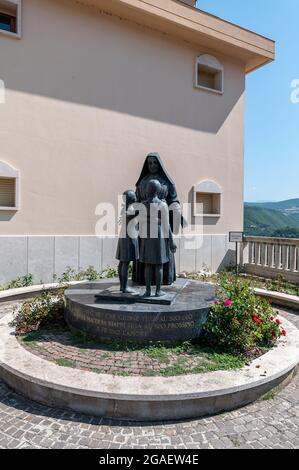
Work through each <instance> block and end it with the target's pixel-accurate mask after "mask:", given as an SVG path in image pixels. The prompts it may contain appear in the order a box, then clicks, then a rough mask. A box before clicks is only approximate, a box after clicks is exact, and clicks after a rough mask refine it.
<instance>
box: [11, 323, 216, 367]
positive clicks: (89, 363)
mask: <svg viewBox="0 0 299 470" xmlns="http://www.w3.org/2000/svg"><path fill="white" fill-rule="evenodd" d="M22 338H23V339H26V336H25V337H22V336H21V337H19V340H20V344H21V345H22V346H23V347H25V348H26V349H27V350H28V351H29V352H30V353H32V354H35V355H37V356H39V357H41V358H42V359H45V360H47V361H51V362H54V363H56V364H58V365H60V366H67V367H74V368H76V369H82V370H87V371H91V372H96V373H102V374H103V373H104V374H113V375H130V376H140V375H143V376H152V375H159V374H160V373H168V374H171V371H173V370H177V369H175V368H176V367H179V366H181V367H182V370H183V371H185V370H186V371H188V372H191V371H192V369H193V370H194V369H195V368H196V367H198V366H204V365H205V364H206V365H209V366H212V365H213V361H212V360H210V359H209V358H208V357H204V356H203V355H201V354H199V353H198V354H196V353H195V352H194V350H190V351H189V352H185V351H180V352H178V353H174V352H167V351H166V350H163V351H162V354H160V357H159V359H158V358H155V357H152V356H151V349H150V348H149V349H148V350H147V351H148V352H146V351H145V350H143V351H142V350H140V349H141V348H138V350H136V351H135V350H133V351H123V350H113V349H111V348H109V346H108V345H107V346H105V345H99V344H90V343H86V342H85V343H84V342H83V343H80V341H79V342H78V340H77V341H76V337H74V336H72V334H71V333H70V332H69V331H54V332H53V331H45V330H44V331H43V332H41V335H40V333H39V335H38V338H37V339H36V340H35V337H33V341H24V340H23V339H22ZM81 341H82V340H81ZM195 370H196V369H195ZM172 373H173V372H172Z"/></svg>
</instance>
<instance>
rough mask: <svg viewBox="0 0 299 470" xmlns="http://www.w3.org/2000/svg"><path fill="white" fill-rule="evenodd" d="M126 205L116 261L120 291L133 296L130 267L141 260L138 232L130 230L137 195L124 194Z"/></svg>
mask: <svg viewBox="0 0 299 470" xmlns="http://www.w3.org/2000/svg"><path fill="white" fill-rule="evenodd" d="M123 201H124V205H123V207H122V210H121V221H120V222H121V232H120V237H119V240H118V245H117V252H116V259H118V260H119V265H118V274H119V280H120V290H121V291H122V292H123V293H124V294H131V293H134V292H135V291H134V290H132V289H130V288H129V287H128V275H129V265H130V262H131V261H137V260H138V259H139V245H138V238H137V231H135V233H132V231H134V230H132V228H131V230H128V225H129V223H130V222H131V221H132V220H133V219H134V218H135V217H136V211H135V208H134V203H135V202H136V201H137V198H136V194H135V193H134V191H132V190H128V191H125V192H124V194H123Z"/></svg>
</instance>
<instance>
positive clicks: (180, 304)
mask: <svg viewBox="0 0 299 470" xmlns="http://www.w3.org/2000/svg"><path fill="white" fill-rule="evenodd" d="M118 288H119V283H118V281H109V282H108V281H100V282H89V283H86V284H80V285H77V286H73V287H71V288H70V289H68V290H67V291H66V292H65V297H66V313H65V318H66V321H67V323H68V324H69V326H70V327H71V328H73V329H75V330H79V331H81V332H84V333H86V334H88V335H90V336H93V337H94V338H97V339H98V340H100V341H113V340H116V341H135V342H139V343H143V342H149V341H167V342H177V341H185V340H190V339H193V338H196V337H198V336H199V334H200V332H201V330H202V326H203V324H204V322H205V321H206V319H207V315H208V313H209V310H210V305H211V303H212V301H213V300H214V298H215V287H214V286H212V285H210V284H207V283H203V282H197V281H186V280H183V279H178V280H177V282H176V283H175V284H174V285H172V286H166V287H163V291H165V292H166V294H167V295H166V296H165V298H166V299H169V298H172V299H173V301H172V303H171V304H170V305H163V304H159V303H157V302H159V301H161V302H164V301H165V300H164V297H162V298H161V299H156V298H154V297H153V299H152V301H153V302H155V303H153V304H149V303H138V302H134V300H133V301H132V298H128V297H124V298H123V299H122V300H121V301H115V300H113V297H112V296H111V300H109V296H107V300H106V298H105V299H102V300H98V299H97V298H96V295H97V294H100V293H102V292H107V291H108V290H111V289H114V290H116V289H117V290H118Z"/></svg>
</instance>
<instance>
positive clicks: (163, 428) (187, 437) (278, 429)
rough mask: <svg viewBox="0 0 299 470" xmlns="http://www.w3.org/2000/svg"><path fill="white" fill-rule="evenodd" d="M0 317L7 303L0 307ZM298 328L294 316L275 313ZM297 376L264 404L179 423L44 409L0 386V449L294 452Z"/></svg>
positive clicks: (298, 419)
mask: <svg viewBox="0 0 299 470" xmlns="http://www.w3.org/2000/svg"><path fill="white" fill-rule="evenodd" d="M0 310H1V313H0V317H1V316H3V315H4V314H5V313H8V312H9V311H10V310H11V304H4V305H1V306H0ZM280 313H281V314H282V316H285V317H286V318H287V319H288V320H290V321H292V322H293V323H295V324H296V325H297V326H298V327H299V315H298V314H297V315H296V314H295V313H294V312H291V311H287V310H283V311H281V312H280ZM298 399H299V376H298V375H297V376H296V377H295V378H294V380H293V381H292V382H291V384H290V385H288V386H287V387H286V388H285V389H283V390H282V391H280V392H279V393H276V394H274V396H272V397H270V399H268V400H261V401H258V402H255V403H254V404H252V405H248V406H246V407H244V408H241V409H239V410H235V411H233V412H229V413H224V414H221V415H217V416H212V417H207V418H204V419H197V420H188V421H182V422H167V423H163V422H159V423H150V424H148V423H134V422H121V421H114V420H107V419H101V418H93V417H89V416H84V415H81V414H78V413H72V412H70V411H63V410H58V409H53V408H48V407H45V406H42V405H39V404H37V403H34V402H32V401H30V400H27V399H25V398H23V397H21V396H20V395H18V394H16V393H14V392H13V391H11V390H10V389H9V388H8V387H7V386H6V385H5V384H4V383H3V382H1V381H0V448H4V449H7V448H13V449H15V448H53V449H60V448H65V449H73V448H75V449H77V448H84V449H87V448H96V449H121V448H123V449H132V448H137V449H147V448H150V449H203V448H211V449H220V448H239V449H240V448H252V449H258V448H279V449H282V448H299V433H298V425H299V407H298Z"/></svg>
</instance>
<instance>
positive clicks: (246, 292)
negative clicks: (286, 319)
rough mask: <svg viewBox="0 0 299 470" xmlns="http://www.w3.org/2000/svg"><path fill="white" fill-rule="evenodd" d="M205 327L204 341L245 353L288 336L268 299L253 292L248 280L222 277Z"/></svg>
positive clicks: (271, 344)
mask: <svg viewBox="0 0 299 470" xmlns="http://www.w3.org/2000/svg"><path fill="white" fill-rule="evenodd" d="M217 297H218V298H217V299H215V301H214V304H213V305H212V306H211V311H210V314H209V316H208V320H207V322H206V324H205V325H204V328H203V340H204V341H205V342H206V343H207V344H209V345H210V346H213V347H217V348H220V349H222V350H225V351H228V352H234V353H236V352H238V353H246V352H249V351H250V350H252V349H253V348H255V347H272V346H273V345H274V344H275V342H276V340H277V339H278V338H280V337H281V335H284V336H285V335H286V332H285V330H283V329H282V327H281V324H280V320H278V319H276V318H275V317H276V313H275V311H274V310H273V308H272V305H271V304H270V302H269V301H268V300H265V299H261V298H259V297H257V296H256V295H255V294H254V291H253V289H252V288H251V287H250V286H249V285H248V283H246V282H244V281H242V280H240V279H238V278H236V277H234V278H233V279H232V277H231V276H223V277H222V279H221V280H220V285H219V288H218V291H217Z"/></svg>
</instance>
